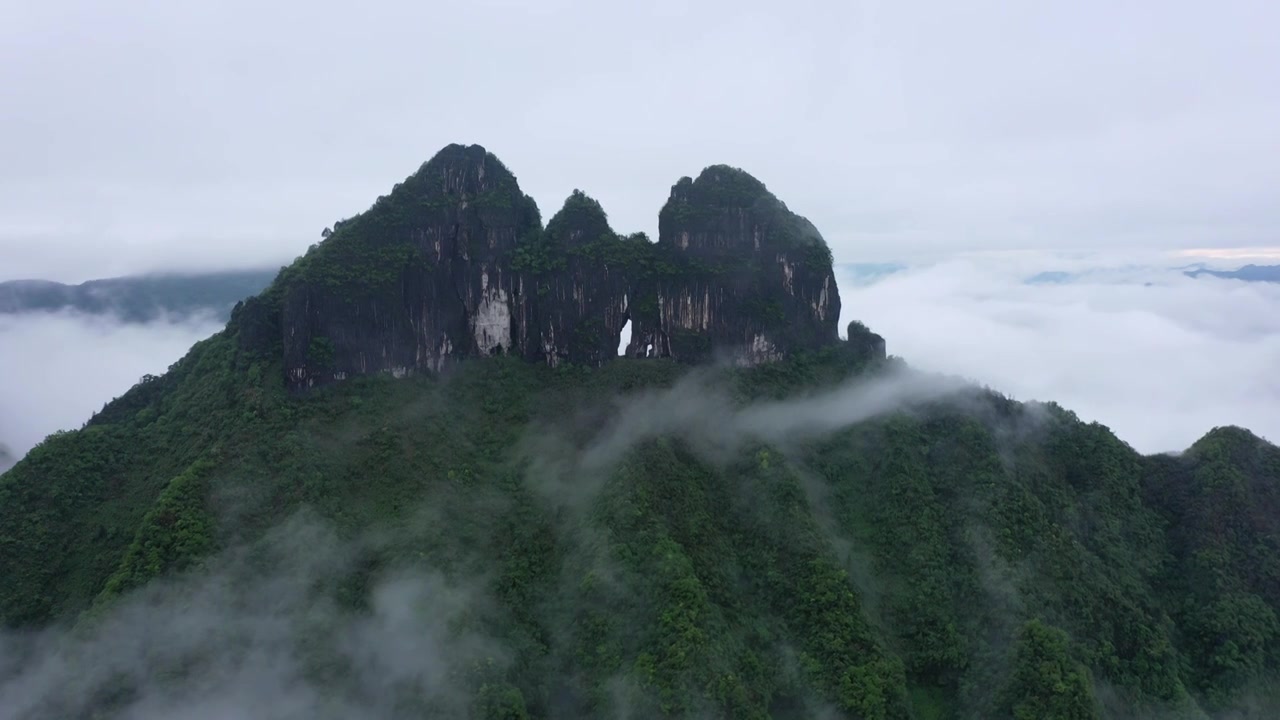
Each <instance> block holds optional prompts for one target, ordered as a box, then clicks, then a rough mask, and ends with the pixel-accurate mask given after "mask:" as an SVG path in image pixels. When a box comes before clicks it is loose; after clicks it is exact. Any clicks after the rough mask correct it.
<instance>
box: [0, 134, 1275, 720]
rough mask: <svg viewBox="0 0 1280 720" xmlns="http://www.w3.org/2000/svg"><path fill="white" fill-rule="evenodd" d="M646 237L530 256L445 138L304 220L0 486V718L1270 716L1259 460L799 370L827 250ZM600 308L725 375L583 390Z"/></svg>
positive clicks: (691, 204)
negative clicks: (356, 198) (369, 197)
mask: <svg viewBox="0 0 1280 720" xmlns="http://www.w3.org/2000/svg"><path fill="white" fill-rule="evenodd" d="M660 225H661V228H662V231H661V232H662V237H661V238H660V240H659V242H657V243H651V242H649V240H648V238H646V237H644V236H643V235H632V236H626V237H623V236H620V235H617V234H615V233H614V232H613V230H612V229H610V227H609V224H608V220H607V217H606V216H605V214H604V211H603V209H602V208H601V207H600V205H599V204H598V203H596V202H595V201H594V200H592V199H591V198H589V197H587V196H586V195H585V194H583V193H580V192H574V193H573V195H571V196H570V198H569V199H568V200H567V201H566V203H565V206H564V208H563V209H562V210H561V211H560V212H558V213H557V214H556V215H555V216H554V217H553V218H552V219H551V221H550V222H549V223H548V225H547V228H546V229H545V231H544V230H543V228H542V225H541V219H540V217H539V216H538V213H537V209H536V207H534V206H533V204H532V201H531V200H529V199H528V198H527V197H526V196H524V195H523V194H522V193H521V192H520V191H519V189H518V187H517V186H516V184H515V179H514V177H513V176H512V175H511V174H510V172H508V171H507V170H506V168H505V167H503V166H502V165H501V163H499V162H498V161H497V159H496V158H494V157H493V156H492V155H490V154H488V153H487V152H485V151H484V150H483V148H479V147H478V146H470V147H462V146H450V147H449V148H446V149H445V150H444V151H442V152H441V153H440V154H439V155H437V157H436V158H433V160H431V161H430V162H429V163H427V164H426V165H424V166H423V168H422V170H420V171H419V172H418V173H417V174H415V175H414V176H411V177H410V178H409V179H407V180H406V181H405V183H403V184H402V185H400V186H398V187H397V188H396V189H395V190H394V191H393V192H392V193H391V194H390V195H388V196H385V197H383V198H381V199H379V201H378V203H376V204H375V205H374V207H373V208H372V209H370V210H369V211H368V212H366V213H364V214H361V215H359V216H356V217H355V218H352V219H350V220H347V221H344V222H342V223H340V224H339V225H338V226H336V227H335V228H334V229H333V230H332V232H330V233H327V234H326V235H327V237H326V239H325V240H324V242H322V243H320V244H319V245H318V246H316V247H315V248H313V249H312V250H311V251H310V252H308V253H307V255H306V256H304V257H303V258H300V259H299V260H298V261H297V262H296V263H294V264H293V265H292V266H290V267H288V268H285V269H284V270H282V271H281V273H280V275H279V276H278V277H277V280H276V282H275V283H274V284H273V285H272V286H271V287H270V288H268V289H267V290H266V291H264V292H263V293H262V294H261V295H259V296H258V297H256V298H252V299H249V300H247V301H245V302H244V303H243V304H241V305H239V306H237V309H236V310H235V311H234V312H233V314H232V319H231V322H230V323H229V325H228V326H227V327H226V329H225V330H224V331H223V332H220V333H218V334H216V335H214V336H213V337H211V338H209V339H207V340H205V341H202V342H200V343H198V344H197V345H196V346H194V347H193V348H192V349H191V351H190V352H189V353H188V354H187V356H186V357H184V358H183V359H181V360H180V361H178V362H177V363H175V364H174V365H173V366H172V367H171V368H170V369H169V371H168V372H166V373H165V374H163V375H160V376H147V377H144V378H143V379H142V380H141V381H140V382H139V383H138V384H137V385H136V386H134V387H133V388H132V389H130V390H129V391H128V392H127V393H125V394H124V395H123V396H121V397H120V398H118V399H116V400H115V401H113V402H112V403H110V404H108V405H107V406H106V407H104V408H103V410H102V411H101V412H100V413H97V414H96V415H95V416H94V417H93V418H92V419H91V420H90V421H89V422H88V423H87V425H86V426H85V427H84V428H83V429H82V430H80V431H76V432H64V433H58V434H55V435H53V436H51V437H49V438H48V439H46V440H45V441H44V442H43V443H41V444H40V445H39V446H37V447H36V448H35V449H33V450H32V451H31V452H30V453H29V454H28V455H27V456H26V457H25V458H24V459H23V460H22V461H21V462H19V463H18V464H17V465H16V466H14V467H13V468H12V469H11V470H9V471H8V472H5V473H4V474H3V475H0V629H3V632H2V633H0V707H5V709H6V711H11V714H13V715H14V716H16V717H20V718H23V719H24V720H25V719H26V718H44V717H94V718H108V717H137V718H148V719H149V718H152V717H170V716H175V715H186V716H195V715H202V714H203V715H220V716H225V715H228V714H232V715H257V716H271V717H275V716H280V717H309V718H310V717H321V718H346V717H353V716H354V717H373V718H382V717H397V718H398V717H449V718H454V717H473V718H484V719H495V720H496V719H498V718H504V719H517V718H579V717H582V718H587V717H590V718H596V717H617V718H622V717H642V718H650V717H654V718H661V717H689V718H704V717H729V718H752V719H763V718H813V717H840V718H858V719H861V720H970V719H973V720H977V719H987V718H998V719H1002V720H1008V719H1013V720H1024V719H1029V718H1037V719H1043V720H1077V719H1084V720H1092V719H1093V718H1132V717H1144V718H1201V719H1204V718H1209V717H1222V718H1227V717H1230V718H1259V719H1261V718H1270V717H1276V716H1277V715H1278V714H1280V696H1278V695H1280V691H1277V690H1276V688H1277V687H1280V619H1278V613H1280V449H1278V448H1277V447H1276V446H1274V445H1271V444H1269V443H1267V442H1265V441H1263V440H1261V439H1259V438H1257V437H1255V436H1253V435H1251V434H1250V433H1248V432H1247V431H1245V430H1242V429H1239V428H1231V427H1227V428H1216V429H1214V430H1212V431H1211V432H1209V433H1208V434H1207V435H1205V436H1204V438H1202V439H1201V440H1200V441H1198V442H1197V443H1195V444H1194V445H1193V446H1192V447H1191V448H1190V449H1189V450H1188V451H1187V452H1186V453H1185V454H1183V455H1181V456H1157V457H1143V456H1141V455H1139V454H1138V453H1136V452H1134V451H1133V449H1132V448H1130V447H1129V446H1128V445H1126V444H1125V443H1124V442H1122V441H1121V440H1120V439H1118V438H1116V437H1115V436H1114V435H1113V434H1112V433H1111V432H1110V431H1109V430H1108V429H1107V428H1105V427H1103V426H1101V425H1099V424H1096V423H1084V422H1081V421H1080V420H1079V419H1078V418H1077V417H1076V416H1074V415H1073V414H1071V413H1070V412H1069V411H1067V410H1065V409H1063V408H1061V407H1058V406H1056V405H1053V404H1048V405H1041V404H1022V403H1017V402H1013V401H1011V400H1009V399H1007V398H1004V397H1002V396H1000V395H998V394H996V393H994V392H991V391H988V390H983V389H980V388H976V387H971V386H962V385H960V384H959V383H957V382H955V381H950V380H947V379H943V378H937V377H934V376H930V375H926V374H923V373H917V372H914V371H911V370H910V369H909V368H907V367H906V366H905V365H904V364H903V363H902V362H901V361H898V360H896V359H885V358H884V352H883V351H884V344H883V339H882V338H881V337H880V336H878V335H876V334H875V333H872V332H871V331H870V329H868V328H866V327H865V326H863V325H861V324H860V323H857V322H854V323H852V324H850V325H849V340H848V341H846V342H840V341H838V340H837V338H836V333H835V330H834V328H835V323H836V322H837V321H838V317H839V314H840V313H839V311H840V306H839V300H838V295H837V291H836V288H835V285H834V279H833V276H832V274H831V267H830V258H829V255H828V254H827V250H826V245H825V243H822V241H821V237H820V236H819V235H818V234H817V230H816V229H814V228H813V226H812V225H810V224H809V223H808V222H807V221H805V220H804V219H803V218H800V217H799V216H796V215H794V214H792V213H790V211H788V210H787V209H786V207H785V206H783V205H782V204H781V202H780V201H778V200H777V199H776V198H774V197H773V196H772V195H771V194H769V193H768V191H767V190H766V189H765V188H764V185H763V184H761V183H759V182H758V181H756V180H755V179H754V178H751V176H749V175H747V174H746V173H743V172H742V171H739V170H735V169H732V168H728V167H725V166H713V167H711V168H708V169H707V170H706V171H704V172H703V173H702V174H701V175H700V176H699V178H698V180H690V179H687V178H686V179H683V180H681V181H680V182H679V183H677V185H676V186H675V187H674V188H673V190H672V196H671V200H670V201H669V202H668V204H667V206H666V207H665V208H664V209H663V213H662V216H661V218H660ZM757 242H758V243H759V245H758V246H757ZM757 250H759V252H757ZM797 250H798V251H799V255H797V253H796V251H797ZM743 258H746V259H745V260H744V259H743ZM753 264H754V265H755V266H756V270H758V271H759V272H755V271H752V272H742V269H743V267H745V266H748V265H753ZM531 281H532V284H533V285H535V287H536V293H537V297H538V298H539V300H538V301H536V302H532V303H530V304H527V305H524V304H520V303H515V302H511V300H512V298H514V297H515V296H516V295H517V294H518V293H527V292H528V289H527V287H528V284H530V282H531ZM659 296H661V297H662V298H663V305H662V306H661V307H659V300H658V298H659ZM504 298H505V299H504ZM504 302H508V303H510V304H505V305H504V304H503V303H504ZM522 302H523V301H522ZM624 313H626V314H627V317H628V319H632V320H634V321H635V322H636V326H637V327H636V328H634V330H635V332H636V333H641V334H643V333H648V335H642V336H644V337H647V338H649V339H648V340H647V342H650V343H653V342H655V341H662V340H663V339H664V338H665V339H666V340H669V341H670V344H671V346H672V347H676V348H678V350H679V352H676V351H675V350H672V352H671V354H672V356H673V357H682V358H689V357H694V356H696V355H698V354H699V353H698V352H694V351H695V350H697V351H700V352H701V354H703V355H708V354H710V353H711V351H712V350H713V349H715V345H714V343H716V342H719V343H721V347H728V346H729V344H730V343H734V342H738V343H740V342H741V341H742V340H744V339H746V340H748V341H752V340H753V339H754V340H758V341H759V342H758V343H755V344H760V345H765V346H766V347H765V348H764V349H763V350H759V349H757V351H758V352H759V353H760V356H755V357H750V358H748V359H749V360H752V361H755V362H757V363H758V364H755V365H754V366H749V365H751V364H752V363H750V362H748V363H746V364H745V365H748V366H744V367H739V366H734V367H728V366H716V367H709V366H707V367H692V366H690V365H687V364H686V365H682V364H679V363H676V362H674V361H672V360H670V359H666V358H652V359H635V358H630V359H616V358H613V357H612V355H613V353H614V352H615V347H616V337H617V332H619V330H620V327H621V325H622V322H623V320H624V317H623V316H624ZM480 320H483V322H479V321H480ZM606 322H610V323H614V324H615V325H616V327H606V326H605V323H606ZM477 330H478V331H480V332H481V334H483V333H486V332H492V333H494V334H495V335H494V336H495V337H496V336H501V337H502V341H503V342H504V343H506V342H510V343H511V344H510V345H508V346H507V348H506V349H510V348H514V347H518V343H524V344H525V345H526V347H525V348H524V352H525V353H526V354H530V355H533V354H536V353H533V352H530V348H532V349H533V350H534V351H536V352H543V353H551V354H552V355H551V359H552V360H558V361H559V362H536V363H535V362H527V359H528V358H522V357H517V356H512V354H511V353H505V354H503V355H501V356H496V357H495V356H489V357H477V355H480V354H487V353H488V350H489V348H488V346H480V345H479V344H478V343H479V341H478V340H475V341H474V343H473V345H472V346H468V347H466V348H463V347H462V343H463V342H464V341H466V342H472V340H471V339H474V335H473V333H474V332H476V331H477ZM775 330H776V332H775ZM763 331H767V332H768V334H767V336H766V335H763V334H761V333H762V332H763ZM455 341H457V347H456V348H455V347H454V342H455ZM774 343H776V345H771V344H774ZM557 344H559V346H557V347H551V348H550V349H549V350H547V349H546V346H555V345H557ZM432 353H438V354H435V355H432ZM451 353H452V354H451ZM575 353H577V355H576V356H575ZM600 353H604V355H600ZM426 356H430V359H431V360H432V361H433V362H423V361H422V358H423V357H426ZM575 357H579V358H582V357H586V358H588V360H587V361H584V362H578V360H575V359H574V358H575ZM462 358H465V361H460V362H453V361H454V360H462ZM779 358H781V359H779ZM445 359H449V360H450V361H451V362H449V363H445V362H443V361H444V360H445ZM544 359H545V358H544ZM597 360H600V361H599V362H596V361H597ZM605 360H607V361H605ZM766 360H768V361H769V362H765V361H766ZM435 361H439V362H438V364H433V363H434V362H435ZM414 363H417V364H414ZM432 367H443V368H444V370H443V371H441V372H428V371H426V368H432ZM413 371H416V372H413ZM312 380H318V381H320V382H319V384H320V385H322V386H321V387H318V388H313V387H311V385H312V382H311V381H312ZM339 381H341V382H339Z"/></svg>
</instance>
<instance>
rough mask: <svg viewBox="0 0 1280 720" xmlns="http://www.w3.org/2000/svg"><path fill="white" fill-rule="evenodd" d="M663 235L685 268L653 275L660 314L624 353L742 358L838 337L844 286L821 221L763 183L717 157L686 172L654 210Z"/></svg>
mask: <svg viewBox="0 0 1280 720" xmlns="http://www.w3.org/2000/svg"><path fill="white" fill-rule="evenodd" d="M658 230H659V237H658V245H659V246H660V247H661V249H663V250H665V251H666V252H667V253H668V254H670V255H672V256H675V257H676V258H678V259H679V261H680V262H681V263H682V264H683V265H684V266H686V267H687V268H688V271H687V272H683V273H678V274H673V275H671V276H668V277H665V278H661V279H659V280H658V281H657V283H656V285H655V292H656V305H657V313H656V314H657V317H656V318H653V319H650V320H649V321H648V322H642V323H640V324H639V325H638V326H637V328H636V332H635V333H634V334H633V337H634V338H635V341H634V342H633V343H632V345H631V348H629V350H628V354H631V355H644V354H646V353H647V352H649V348H650V347H651V346H652V347H654V348H657V349H658V354H659V355H669V356H671V357H674V358H677V359H687V360H695V359H698V358H700V357H704V356H706V355H708V354H710V353H712V352H713V350H714V351H716V352H723V353H725V354H727V355H729V356H730V357H731V358H733V359H734V360H735V361H736V362H738V363H741V364H755V363H760V362H768V361H771V360H777V359H779V358H781V357H783V356H784V355H785V354H787V353H788V352H789V351H791V350H794V349H798V348H815V347H821V346H824V345H829V344H832V343H834V342H835V341H836V338H837V327H838V323H839V318H840V294H839V292H838V291H837V289H836V283H835V275H834V274H833V272H832V267H831V255H830V251H829V250H828V249H827V245H826V243H825V242H824V241H823V239H822V236H821V235H820V234H819V233H818V230H817V228H815V227H814V226H813V224H812V223H810V222H809V221H808V220H806V219H804V218H802V217H800V216H799V215H796V214H795V213H792V212H791V211H790V210H788V209H787V206H786V205H784V204H783V203H782V202H781V201H780V200H778V199H777V198H776V197H774V196H773V194H772V193H770V192H769V191H768V190H767V189H766V188H765V186H764V185H763V184H762V183H761V182H760V181H758V180H756V179H755V178H753V177H751V176H750V175H748V174H747V173H745V172H743V171H741V170H738V169H736V168H730V167H727V166H723V165H716V166H712V167H709V168H707V169H706V170H703V171H702V173H701V174H700V175H699V176H698V178H697V179H696V180H694V179H690V178H687V177H686V178H681V179H680V181H679V182H678V183H676V184H675V186H674V187H672V188H671V196H670V198H669V199H668V200H667V203H666V205H665V206H664V207H663V208H662V212H661V214H660V215H659V218H658Z"/></svg>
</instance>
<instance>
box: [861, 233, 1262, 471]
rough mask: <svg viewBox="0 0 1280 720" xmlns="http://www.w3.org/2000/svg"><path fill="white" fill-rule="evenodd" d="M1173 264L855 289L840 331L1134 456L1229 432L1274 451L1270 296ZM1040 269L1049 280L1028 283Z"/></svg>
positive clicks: (950, 263) (968, 266) (963, 261)
mask: <svg viewBox="0 0 1280 720" xmlns="http://www.w3.org/2000/svg"><path fill="white" fill-rule="evenodd" d="M1187 262H1190V259H1188V258H1185V257H1180V258H1168V257H1153V256H1145V257H1130V258H1117V257H1097V256H1088V255H1075V256H1054V255H1047V254H1044V253H1017V254H986V255H975V256H970V257H964V258H955V259H951V260H946V261H942V262H937V263H934V264H931V265H927V266H918V267H912V268H908V269H906V270H902V271H899V272H896V273H894V274H892V275H888V276H886V277H883V278H882V279H880V280H878V281H877V282H874V283H871V284H869V285H868V284H863V286H861V287H859V286H857V285H856V284H855V283H853V282H849V281H847V279H846V278H840V280H841V285H840V287H841V290H842V299H843V306H844V307H843V315H844V321H845V322H847V321H848V320H851V319H858V320H862V321H864V322H866V323H867V324H868V325H869V326H870V327H871V328H872V329H873V330H875V331H876V332H879V333H880V334H882V335H884V336H885V338H886V340H887V343H888V347H889V352H890V353H892V354H894V355H898V356H901V357H903V358H904V359H906V360H907V362H908V363H910V364H911V365H912V366H915V367H918V368H920V369H923V370H930V371H938V372H946V373H954V374H958V375H962V376H964V377H967V378H971V379H973V380H975V381H977V382H980V383H982V384H985V385H989V386H990V387H992V388H994V389H995V390H998V391H1001V392H1003V393H1007V394H1009V395H1011V396H1013V397H1015V398H1017V399H1019V400H1045V401H1048V400H1053V401H1057V402H1059V403H1061V404H1062V405H1063V406H1065V407H1067V408H1068V409H1070V410H1074V411H1075V412H1076V413H1078V414H1079V415H1080V417H1081V418H1082V419H1085V420H1096V421H1099V422H1101V423H1103V424H1105V425H1107V426H1108V427H1110V428H1111V429H1112V430H1113V431H1115V432H1116V434H1117V435H1119V436H1120V438H1121V439H1123V440H1125V441H1127V442H1129V443H1130V444H1131V445H1133V446H1134V447H1135V448H1137V449H1138V450H1140V451H1142V452H1147V453H1153V452H1166V451H1177V450H1182V449H1185V448H1186V447H1187V446H1188V445H1190V444H1191V443H1192V442H1194V441H1195V440H1196V439H1197V438H1199V437H1200V436H1201V435H1203V434H1204V433H1205V432H1206V431H1208V430H1209V429H1210V428H1212V427H1214V426H1218V425H1241V426H1244V427H1247V428H1249V429H1250V430H1253V431H1254V432H1256V433H1258V434H1260V435H1262V436H1264V437H1267V438H1269V439H1270V440H1272V441H1273V442H1274V441H1277V440H1280V413H1277V412H1276V407H1280V377H1278V376H1277V375H1276V374H1275V368H1276V367H1280V285H1274V284H1268V283H1246V282H1242V281H1238V280H1222V279H1218V278H1212V277H1201V278H1196V279H1192V278H1189V277H1186V276H1185V275H1183V274H1182V272H1181V271H1180V270H1178V269H1177V267H1176V266H1179V265H1185V264H1186V263H1187ZM1046 271H1061V272H1063V273H1065V274H1066V275H1065V277H1064V278H1063V279H1064V280H1065V281H1063V282H1048V283H1028V282H1027V280H1028V278H1031V277H1033V276H1035V275H1036V274H1038V273H1041V272H1046Z"/></svg>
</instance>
